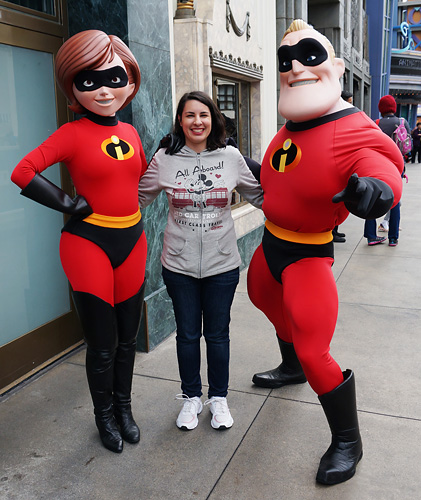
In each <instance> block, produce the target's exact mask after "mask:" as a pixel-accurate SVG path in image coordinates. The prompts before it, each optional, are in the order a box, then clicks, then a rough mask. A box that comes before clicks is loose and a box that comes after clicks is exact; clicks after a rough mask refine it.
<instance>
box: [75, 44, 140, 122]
mask: <svg viewBox="0 0 421 500" xmlns="http://www.w3.org/2000/svg"><path fill="white" fill-rule="evenodd" d="M134 89H135V84H134V83H129V82H128V78H127V73H126V70H125V67H124V63H123V61H122V60H121V58H120V57H119V56H118V55H117V54H116V55H115V57H114V59H113V60H112V61H110V62H107V63H105V64H103V65H102V66H100V67H99V68H96V69H95V70H85V71H81V72H80V73H79V74H78V75H77V76H76V77H75V79H74V82H73V93H74V95H75V97H76V99H77V101H78V103H79V104H80V105H81V106H83V107H84V108H85V109H87V110H88V111H91V112H92V113H95V114H97V115H100V116H114V115H115V113H116V111H118V110H119V109H120V108H121V107H122V106H123V104H124V103H125V102H126V100H127V99H128V97H129V96H130V95H131V94H132V93H133V92H134Z"/></svg>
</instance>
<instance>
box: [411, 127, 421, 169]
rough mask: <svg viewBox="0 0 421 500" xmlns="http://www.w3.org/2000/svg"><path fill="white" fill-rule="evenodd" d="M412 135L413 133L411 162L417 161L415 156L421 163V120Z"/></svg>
mask: <svg viewBox="0 0 421 500" xmlns="http://www.w3.org/2000/svg"><path fill="white" fill-rule="evenodd" d="M411 135H412V158H411V162H412V163H415V158H416V157H418V163H421V122H418V123H417V126H416V127H415V128H414V130H413V131H412V133H411Z"/></svg>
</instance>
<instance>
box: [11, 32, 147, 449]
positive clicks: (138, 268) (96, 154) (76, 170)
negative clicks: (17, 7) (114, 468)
mask: <svg viewBox="0 0 421 500" xmlns="http://www.w3.org/2000/svg"><path fill="white" fill-rule="evenodd" d="M55 71H56V78H57V81H58V84H59V86H60V88H61V89H62V91H63V93H64V94H65V95H66V97H67V98H68V100H69V101H70V109H71V110H72V111H74V112H76V113H80V114H83V115H86V117H84V118H82V119H80V120H77V121H74V122H71V123H67V124H65V125H63V126H62V127H60V128H59V129H58V130H57V131H56V132H54V133H53V134H52V135H51V136H50V137H49V138H48V139H47V140H46V141H45V142H44V143H43V144H41V145H40V146H39V147H38V148H36V149H34V150H33V151H32V152H30V153H29V154H28V155H26V156H25V158H23V160H21V162H20V163H19V164H18V165H17V166H16V168H15V169H14V171H13V174H12V181H13V182H14V183H16V184H17V185H18V186H19V187H20V188H21V189H22V191H21V194H22V195H24V196H26V197H28V198H30V199H32V200H34V201H37V202H38V203H41V204H42V205H45V206H47V207H49V208H53V209H55V210H58V211H60V212H63V213H66V214H70V215H71V218H70V219H69V221H68V222H67V223H66V224H65V226H64V228H63V230H62V235H61V240H60V258H61V262H62V265H63V269H64V271H65V273H66V276H67V278H68V280H69V281H70V284H71V286H72V289H73V299H74V303H75V306H76V310H77V312H78V315H79V318H80V320H81V323H82V327H83V331H84V335H85V341H86V343H87V351H86V372H87V378H88V383H89V389H90V393H91V396H92V400H93V404H94V413H95V421H96V425H97V427H98V430H99V434H100V437H101V440H102V443H103V445H104V446H105V447H106V448H108V449H109V450H111V451H114V452H117V453H120V452H121V451H122V449H123V439H124V440H125V441H127V442H129V443H137V442H138V441H139V428H138V426H137V425H136V422H135V421H134V419H133V416H132V412H131V396H130V394H131V386H132V376H133V366H134V359H135V354H136V335H137V332H138V328H139V324H140V319H141V311H142V304H143V296H144V275H145V262H146V238H145V234H144V232H143V223H142V220H141V214H140V211H139V206H138V200H137V187H138V183H139V179H140V178H141V176H142V175H143V173H144V171H145V169H146V159H145V155H144V152H143V148H142V144H141V142H140V139H139V136H138V134H137V132H136V130H135V129H134V128H133V127H132V126H131V125H128V124H126V123H121V122H119V121H118V119H117V117H116V114H115V113H116V111H118V110H120V109H122V108H124V107H125V106H126V105H127V104H128V103H129V102H130V101H131V100H132V99H133V97H134V96H135V94H136V92H137V90H138V88H139V84H140V70H139V66H138V64H137V62H136V60H135V58H134V56H133V54H132V53H131V52H130V50H129V49H128V47H127V46H126V45H125V44H124V43H123V42H122V41H121V40H120V39H119V38H118V37H116V36H113V35H110V36H108V35H106V34H105V33H103V32H101V31H97V30H89V31H84V32H81V33H78V34H76V35H74V36H73V37H71V38H70V39H69V40H68V41H67V42H65V43H64V45H63V46H62V47H61V48H60V50H59V52H58V54H57V57H56V62H55ZM57 162H64V163H65V164H66V166H67V168H68V170H69V172H70V175H71V178H72V181H73V183H74V186H75V188H76V191H77V193H78V195H77V196H76V197H75V198H74V199H72V198H70V197H69V196H68V195H67V194H66V193H65V192H64V191H62V190H61V189H60V188H58V187H57V186H55V185H54V184H52V183H51V182H50V181H48V180H47V179H46V178H45V177H43V176H42V175H41V174H42V172H43V171H44V170H45V169H47V168H48V167H49V166H51V165H53V164H55V163H57Z"/></svg>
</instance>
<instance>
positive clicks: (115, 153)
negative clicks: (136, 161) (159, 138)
mask: <svg viewBox="0 0 421 500" xmlns="http://www.w3.org/2000/svg"><path fill="white" fill-rule="evenodd" d="M101 149H102V151H103V152H104V153H105V154H106V155H107V156H109V157H110V158H113V159H114V160H128V159H129V158H131V157H132V156H133V155H134V149H133V147H132V146H131V145H130V144H129V143H128V142H125V141H123V140H122V139H120V138H119V137H117V136H116V135H112V136H111V137H110V138H109V139H105V141H104V142H103V143H102V144H101Z"/></svg>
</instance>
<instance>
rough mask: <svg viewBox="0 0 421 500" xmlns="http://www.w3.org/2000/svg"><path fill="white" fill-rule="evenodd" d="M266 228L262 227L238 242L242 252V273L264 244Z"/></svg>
mask: <svg viewBox="0 0 421 500" xmlns="http://www.w3.org/2000/svg"><path fill="white" fill-rule="evenodd" d="M264 228H265V227H264V225H262V226H260V227H258V228H257V229H255V230H254V231H250V232H249V233H247V234H245V235H244V236H243V237H242V238H239V239H238V240H237V245H238V251H239V252H240V256H241V266H240V271H242V270H243V269H245V268H246V267H248V265H249V264H250V261H251V258H252V257H253V254H254V252H255V250H256V248H257V247H258V246H259V245H260V243H261V242H262V237H263V230H264Z"/></svg>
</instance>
